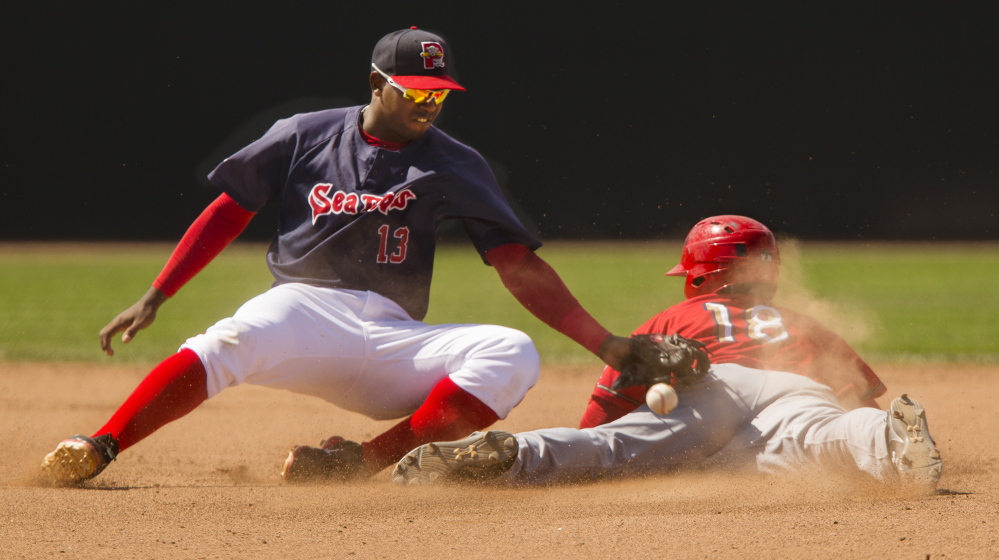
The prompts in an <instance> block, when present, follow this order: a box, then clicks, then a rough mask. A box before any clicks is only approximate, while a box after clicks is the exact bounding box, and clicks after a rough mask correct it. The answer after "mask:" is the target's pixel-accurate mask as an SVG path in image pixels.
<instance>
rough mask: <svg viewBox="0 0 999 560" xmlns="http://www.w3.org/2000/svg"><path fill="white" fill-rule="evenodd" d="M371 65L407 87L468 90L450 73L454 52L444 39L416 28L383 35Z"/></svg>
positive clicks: (372, 57)
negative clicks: (451, 51) (452, 53)
mask: <svg viewBox="0 0 999 560" xmlns="http://www.w3.org/2000/svg"><path fill="white" fill-rule="evenodd" d="M371 64H372V65H373V66H376V67H377V68H378V69H379V70H381V71H382V72H384V73H386V74H388V75H389V76H392V80H393V81H395V82H396V83H397V84H399V85H400V86H402V87H404V88H411V89H457V90H461V91H464V90H465V88H464V87H462V86H461V84H459V83H458V82H456V81H454V78H452V77H451V76H449V75H448V72H449V71H450V66H451V53H450V50H449V49H448V46H447V44H446V43H445V42H444V39H442V38H440V37H439V36H437V35H434V34H433V33H429V32H427V31H423V30H422V29H417V28H416V27H410V28H409V29H402V30H399V31H393V32H392V33H389V34H388V35H386V36H384V37H382V38H381V40H380V41H378V44H377V45H375V51H374V52H373V53H372V54H371Z"/></svg>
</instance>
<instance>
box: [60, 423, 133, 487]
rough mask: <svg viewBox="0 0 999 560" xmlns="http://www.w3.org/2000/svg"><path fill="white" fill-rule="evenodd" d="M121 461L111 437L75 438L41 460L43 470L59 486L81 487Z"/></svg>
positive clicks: (65, 440) (63, 441)
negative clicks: (114, 462) (116, 459)
mask: <svg viewBox="0 0 999 560" xmlns="http://www.w3.org/2000/svg"><path fill="white" fill-rule="evenodd" d="M116 457H118V441H117V440H116V439H114V438H113V437H111V434H104V435H102V436H97V437H92V438H90V437H87V436H80V435H77V436H73V437H70V438H67V439H64V440H62V441H61V442H60V443H59V445H57V446H56V448H55V451H53V452H52V453H49V454H48V455H46V456H45V458H44V459H42V470H43V471H45V473H46V474H48V476H49V478H50V479H51V480H52V482H54V483H56V484H79V483H80V482H83V481H84V480H89V479H91V478H94V477H95V476H97V475H99V474H101V471H103V470H104V468H105V467H107V466H108V465H109V464H110V463H111V461H114V460H115V458H116Z"/></svg>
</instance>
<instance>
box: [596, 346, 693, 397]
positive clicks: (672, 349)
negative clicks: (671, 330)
mask: <svg viewBox="0 0 999 560" xmlns="http://www.w3.org/2000/svg"><path fill="white" fill-rule="evenodd" d="M629 340H630V342H631V354H629V355H628V357H626V358H625V359H624V361H623V362H622V365H621V375H620V376H618V378H617V379H615V380H614V384H613V385H612V386H611V389H613V390H615V391H619V390H621V389H624V388H625V387H633V386H635V385H645V386H647V387H651V386H652V385H655V384H656V383H669V384H670V385H672V386H674V387H677V388H681V387H686V386H688V385H691V384H692V383H694V382H695V381H697V380H698V379H700V378H701V377H703V376H704V374H706V373H707V372H708V368H709V367H710V366H711V361H710V360H709V359H708V353H707V351H706V350H705V344H704V343H703V342H700V341H697V340H691V339H689V338H684V337H682V336H680V335H678V334H671V335H669V336H666V335H661V334H638V335H632V336H631V338H630V339H629Z"/></svg>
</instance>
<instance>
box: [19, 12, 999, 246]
mask: <svg viewBox="0 0 999 560" xmlns="http://www.w3.org/2000/svg"><path fill="white" fill-rule="evenodd" d="M10 4H15V3H11V2H8V3H5V5H4V7H3V8H0V18H2V23H0V35H2V37H0V41H2V45H3V59H2V76H3V78H2V93H0V114H2V155H0V157H2V161H0V239H6V240H22V239H37V240H43V239H44V240H48V239H65V240H111V239H122V240H172V239H178V238H179V237H180V235H181V234H182V233H183V232H184V230H185V229H186V228H187V226H188V225H189V224H190V222H191V221H192V220H193V219H194V218H195V217H196V216H197V215H198V213H200V211H201V210H202V209H203V208H204V207H205V206H206V205H207V204H208V202H210V201H211V200H212V199H213V198H214V197H215V196H216V195H217V193H216V192H215V191H214V190H213V189H211V188H209V187H208V186H207V183H206V182H205V181H204V179H203V177H204V175H205V174H206V173H207V172H208V171H209V170H210V169H211V168H212V167H214V165H215V164H217V163H218V162H219V161H220V160H221V159H222V158H224V157H225V156H226V155H228V154H229V153H231V152H232V151H235V150H236V149H238V148H239V147H240V146H241V145H242V144H244V143H246V142H248V141H250V140H251V139H253V138H254V137H256V136H257V135H259V134H260V133H262V132H263V131H264V130H265V129H266V128H267V127H268V126H269V125H270V124H271V123H272V122H273V121H274V120H276V119H277V118H280V117H284V116H288V115H290V114H292V113H295V112H300V111H303V110H313V109H319V108H324V107H327V106H338V105H346V104H359V103H364V102H366V101H367V100H368V98H369V92H368V89H367V79H366V76H367V72H368V67H369V66H368V65H369V62H370V53H371V49H372V47H373V46H374V43H375V42H376V41H377V40H378V39H379V38H380V37H381V36H382V35H384V34H385V33H387V32H389V31H393V30H395V29H400V28H404V27H408V26H410V25H418V26H420V27H422V28H425V29H428V30H431V31H435V32H438V33H441V34H442V35H443V36H444V37H445V38H446V39H448V41H449V42H450V45H451V48H452V54H453V56H454V59H453V60H454V73H455V75H456V77H457V78H458V79H459V80H460V81H461V82H462V84H464V85H465V86H466V87H468V89H469V91H468V92H466V93H456V94H453V95H452V96H450V97H449V98H448V100H447V103H446V105H445V109H444V112H443V113H442V118H441V119H440V120H439V121H438V125H439V126H440V127H441V128H442V129H444V130H445V131H447V132H448V133H450V134H451V135H452V136H454V137H456V138H457V139H459V140H461V141H463V142H466V143H468V144H470V145H472V146H473V147H475V148H477V149H478V150H479V151H480V152H481V153H482V154H483V155H484V156H485V157H486V158H487V159H488V160H489V161H490V163H491V164H493V166H494V168H495V169H496V171H497V175H498V177H499V178H500V180H501V183H502V184H503V186H504V188H506V190H507V192H508V194H509V197H510V199H511V201H512V202H513V203H514V204H515V205H516V206H517V207H518V209H519V210H520V211H521V212H522V213H523V214H524V215H525V216H526V217H527V219H528V221H529V222H530V223H531V225H532V227H534V228H536V229H537V230H538V232H539V233H540V234H541V235H542V237H543V238H545V239H558V238H566V239H592V238H606V239H618V238H656V237H682V235H683V234H684V233H685V232H686V231H687V229H688V228H689V227H690V225H692V224H693V223H694V222H695V221H697V220H698V219H700V218H701V217H704V216H707V215H711V214H719V213H742V214H748V215H751V216H753V217H756V218H758V219H760V220H762V221H764V222H765V223H768V224H769V225H771V226H772V227H773V229H775V230H778V231H781V232H783V233H786V234H790V235H794V236H798V237H801V238H813V239H859V240H884V239H997V238H999V217H997V212H999V181H997V171H999V157H997V156H999V149H997V148H999V144H997V142H999V121H997V117H999V111H997V109H996V107H997V102H999V78H997V75H996V74H997V57H996V55H997V53H999V48H997V38H996V37H997V34H999V32H997V29H996V21H997V20H996V17H995V16H996V15H997V14H996V13H995V12H996V11H995V10H994V9H989V11H978V10H977V9H972V8H968V7H954V6H949V5H945V4H944V3H932V4H931V3H915V4H913V3H906V4H903V3H897V4H896V3H891V4H887V3H873V4H875V6H873V7H863V8H857V7H848V6H846V5H841V4H837V3H825V2H824V3H815V2H798V3H797V5H795V6H794V7H790V5H782V6H779V7H778V6H776V5H773V4H767V5H765V6H762V7H761V6H756V5H753V4H756V3H748V2H745V3H738V4H737V3H726V4H717V3H709V4H707V5H704V6H688V5H683V6H681V7H678V6H671V5H670V4H658V3H657V4H655V7H654V8H652V7H649V6H648V5H646V3H638V2H635V3H627V2H602V3H596V4H594V5H592V6H588V5H586V4H585V3H584V4H570V3H559V6H558V7H555V6H550V5H549V4H548V3H544V2H534V3H488V4H484V6H486V7H482V6H475V7H466V6H465V5H463V4H450V3H433V2H432V3H423V2H405V3H404V2H371V3H349V4H348V3H342V2H281V3H278V2H274V3H264V2H257V3H247V2H241V3H235V2H234V3H225V4H223V3H215V2H205V3H204V5H202V6H194V5H187V4H173V5H169V6H163V7H148V6H143V5H138V3H135V4H125V3H97V2H86V3H83V2H36V3H27V2H25V3H17V4H18V5H13V6H11V5H10ZM20 4H23V5H20ZM469 4H471V3H469ZM649 4H651V3H649ZM273 226H274V224H273V216H267V214H266V213H265V215H264V216H260V217H258V218H256V219H255V220H254V222H253V223H251V225H250V228H249V229H248V230H247V232H246V233H245V234H244V239H266V238H269V237H270V235H271V233H272V232H273Z"/></svg>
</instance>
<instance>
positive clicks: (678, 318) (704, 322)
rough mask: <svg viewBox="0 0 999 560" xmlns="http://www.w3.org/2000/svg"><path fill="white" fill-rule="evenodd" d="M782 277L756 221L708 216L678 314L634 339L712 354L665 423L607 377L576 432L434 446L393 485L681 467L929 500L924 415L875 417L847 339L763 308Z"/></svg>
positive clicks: (868, 384) (902, 410) (936, 468)
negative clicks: (666, 340)
mask: <svg viewBox="0 0 999 560" xmlns="http://www.w3.org/2000/svg"><path fill="white" fill-rule="evenodd" d="M779 265H780V255H779V253H778V249H777V244H776V241H775V240H774V236H773V234H772V233H771V232H770V230H769V229H768V228H767V227H766V226H765V225H763V224H761V223H760V222H758V221H756V220H753V219H751V218H747V217H745V216H734V215H724V216H714V217H711V218H708V219H705V220H703V221H701V222H699V223H698V224H697V225H695V226H694V228H693V229H692V230H691V231H690V233H689V234H688V236H687V238H686V241H685V243H684V247H683V251H682V256H681V260H680V264H678V265H677V266H676V267H674V268H673V269H672V270H670V271H669V272H668V273H667V274H668V275H672V276H682V277H685V279H686V281H685V289H684V292H685V295H686V297H687V299H686V301H684V302H681V303H679V304H677V305H675V306H673V307H670V308H669V309H667V310H666V311H663V312H662V313H660V314H658V315H656V316H655V317H653V318H652V319H650V320H649V321H647V322H646V323H645V324H644V325H642V326H641V327H639V328H638V329H637V330H636V331H635V332H634V333H633V334H636V335H643V334H649V333H660V334H674V333H676V334H679V335H681V336H683V337H686V338H690V339H694V340H696V341H697V342H699V343H703V344H704V345H705V348H706V350H708V352H709V355H710V360H711V362H712V365H711V369H710V371H709V372H708V373H707V374H706V375H705V376H704V377H703V378H701V379H700V380H699V381H697V382H695V383H694V384H693V385H691V386H680V387H677V393H678V395H679V404H678V405H677V406H676V408H675V409H673V410H672V411H671V412H668V413H667V414H665V415H660V414H655V413H653V412H652V410H651V409H650V408H649V406H648V405H646V404H644V403H645V393H646V390H647V389H648V387H646V386H634V387H630V388H626V389H619V390H615V389H614V388H613V387H614V385H615V384H614V380H615V379H617V378H618V376H619V375H620V374H619V373H618V371H617V370H615V369H614V368H613V367H608V368H607V369H606V370H605V371H604V373H603V375H602V377H601V378H600V380H599V382H598V383H597V386H596V388H595V389H594V392H593V395H592V396H591V397H590V402H589V404H588V406H587V409H586V412H585V414H584V416H583V420H582V422H581V423H580V429H570V428H551V429H542V430H536V431H532V432H524V433H519V434H516V435H512V434H508V433H506V432H502V431H490V432H485V433H481V432H478V433H474V434H472V435H471V436H469V437H467V438H465V439H462V440H457V441H450V442H435V443H430V444H427V445H423V446H421V447H419V448H416V449H414V450H413V451H412V452H410V453H409V454H408V455H407V456H406V457H404V458H403V459H402V460H401V461H400V462H399V463H398V465H397V466H396V468H395V471H394V472H393V478H394V479H395V480H396V481H397V482H400V483H426V482H434V481H437V480H447V479H452V480H454V479H458V480H460V479H478V480H483V479H484V480H498V481H504V482H509V483H513V484H543V483H552V482H572V481H584V480H593V479H598V478H603V477H610V476H621V475H635V474H645V473H662V472H669V471H670V470H673V469H676V468H681V467H703V466H715V467H728V468H747V467H748V468H751V469H756V470H759V471H761V472H765V473H779V472H788V471H793V470H797V469H801V468H803V467H808V466H820V467H824V468H834V469H842V470H845V471H852V472H862V473H867V474H868V475H871V476H872V477H874V478H875V479H877V480H880V481H884V482H888V483H900V484H902V485H904V486H911V487H912V488H914V489H917V490H926V491H932V490H933V489H935V488H936V484H937V481H938V480H939V478H940V473H941V468H942V463H941V460H940V453H939V451H938V450H937V448H936V447H935V445H934V443H933V439H932V438H931V437H930V434H929V429H928V426H927V423H926V415H925V412H924V410H923V407H922V406H921V405H920V404H919V403H918V402H916V401H915V400H913V399H911V398H909V397H908V396H907V395H902V396H901V397H899V398H896V399H895V400H894V401H892V403H891V405H890V407H889V409H888V411H883V410H880V409H879V408H878V405H877V403H876V402H875V401H874V398H875V397H878V396H880V395H882V394H884V393H885V387H884V385H882V383H881V381H880V380H879V379H878V377H877V375H875V374H874V372H873V371H872V370H871V368H870V367H869V366H868V365H867V364H866V363H864V361H863V360H862V359H861V358H860V357H859V356H858V355H857V354H856V352H854V351H853V350H852V349H851V348H850V346H849V345H848V344H847V343H846V342H845V341H844V340H843V339H841V338H840V337H838V336H836V335H835V334H834V333H832V332H831V331H829V330H828V329H826V328H825V327H823V326H822V325H821V324H819V323H818V321H816V320H814V319H812V318H810V317H807V316H805V315H802V314H799V313H795V312H794V311H791V310H789V309H786V308H783V307H780V306H776V305H774V304H773V303H772V301H771V299H772V297H773V296H774V294H775V293H776V291H777V280H778V271H779ZM848 409H850V410H849V411H848Z"/></svg>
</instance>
